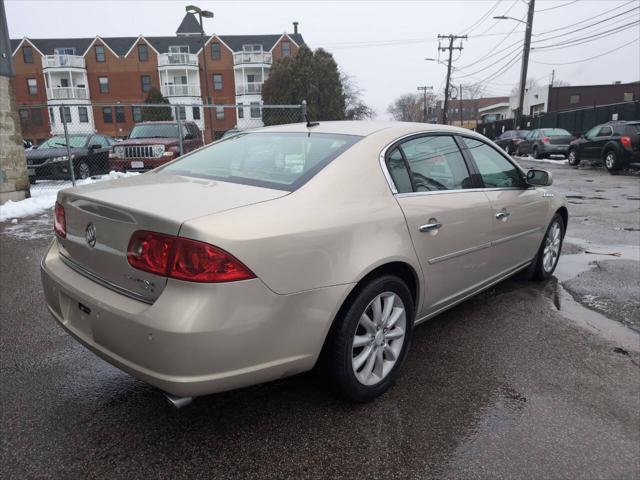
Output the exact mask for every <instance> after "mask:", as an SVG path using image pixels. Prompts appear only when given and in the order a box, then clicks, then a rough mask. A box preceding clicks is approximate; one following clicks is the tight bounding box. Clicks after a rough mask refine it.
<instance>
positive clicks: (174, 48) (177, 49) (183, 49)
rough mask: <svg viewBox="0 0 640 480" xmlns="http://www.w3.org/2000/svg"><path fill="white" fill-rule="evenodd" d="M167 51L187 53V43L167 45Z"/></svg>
mask: <svg viewBox="0 0 640 480" xmlns="http://www.w3.org/2000/svg"><path fill="white" fill-rule="evenodd" d="M169 53H189V45H169Z"/></svg>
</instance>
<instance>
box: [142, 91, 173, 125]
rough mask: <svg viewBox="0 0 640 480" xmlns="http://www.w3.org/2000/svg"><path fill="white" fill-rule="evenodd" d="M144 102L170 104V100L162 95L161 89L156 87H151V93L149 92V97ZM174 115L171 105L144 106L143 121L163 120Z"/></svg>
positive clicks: (169, 118)
mask: <svg viewBox="0 0 640 480" xmlns="http://www.w3.org/2000/svg"><path fill="white" fill-rule="evenodd" d="M144 103H146V104H149V105H168V104H169V100H167V99H166V98H165V97H163V96H162V93H160V90H158V89H157V88H156V87H151V88H150V89H149V93H147V98H146V99H145V101H144ZM171 119H173V116H172V115H171V107H158V106H154V107H142V121H143V122H148V121H161V120H171Z"/></svg>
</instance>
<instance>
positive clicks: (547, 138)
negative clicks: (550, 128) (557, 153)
mask: <svg viewBox="0 0 640 480" xmlns="http://www.w3.org/2000/svg"><path fill="white" fill-rule="evenodd" d="M542 141H543V142H544V143H549V142H550V141H551V139H550V138H549V137H544V138H543V139H542Z"/></svg>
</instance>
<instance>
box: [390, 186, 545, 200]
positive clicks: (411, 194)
mask: <svg viewBox="0 0 640 480" xmlns="http://www.w3.org/2000/svg"><path fill="white" fill-rule="evenodd" d="M534 188H535V187H529V188H519V187H504V188H461V189H457V190H433V191H431V192H407V193H396V194H395V196H396V198H404V197H422V196H424V195H447V194H450V193H477V192H501V191H506V190H532V189H534Z"/></svg>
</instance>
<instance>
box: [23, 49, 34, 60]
mask: <svg viewBox="0 0 640 480" xmlns="http://www.w3.org/2000/svg"><path fill="white" fill-rule="evenodd" d="M22 60H23V61H24V63H33V49H32V48H31V47H22Z"/></svg>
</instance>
